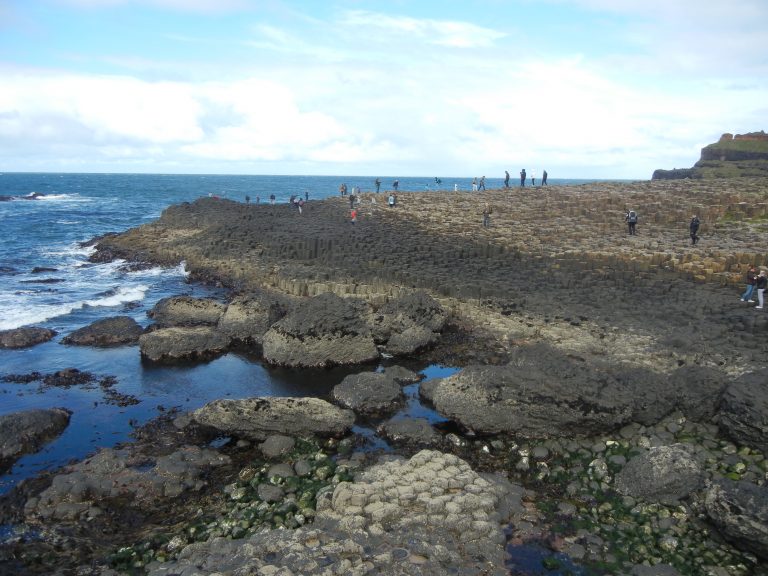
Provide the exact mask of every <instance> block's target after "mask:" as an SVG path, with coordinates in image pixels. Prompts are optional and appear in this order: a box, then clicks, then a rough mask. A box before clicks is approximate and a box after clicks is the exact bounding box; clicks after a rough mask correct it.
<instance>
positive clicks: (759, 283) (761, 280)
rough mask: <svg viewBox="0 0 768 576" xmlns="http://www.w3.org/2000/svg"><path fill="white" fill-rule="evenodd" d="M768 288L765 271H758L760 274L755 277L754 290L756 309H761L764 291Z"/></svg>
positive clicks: (767, 278)
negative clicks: (755, 289)
mask: <svg viewBox="0 0 768 576" xmlns="http://www.w3.org/2000/svg"><path fill="white" fill-rule="evenodd" d="M767 287H768V277H766V275H765V270H760V274H758V276H757V280H756V281H755V288H757V306H755V308H757V309H758V310H762V309H763V301H764V298H765V289H766V288H767Z"/></svg>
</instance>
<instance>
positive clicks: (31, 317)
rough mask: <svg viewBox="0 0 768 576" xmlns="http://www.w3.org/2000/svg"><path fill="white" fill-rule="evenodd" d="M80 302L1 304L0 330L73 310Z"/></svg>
mask: <svg viewBox="0 0 768 576" xmlns="http://www.w3.org/2000/svg"><path fill="white" fill-rule="evenodd" d="M82 306H83V305H82V303H77V304H50V305H37V306H28V305H26V303H23V304H16V305H12V306H3V308H4V310H3V317H2V318H0V330H11V329H13V328H19V327H21V326H30V325H33V324H39V323H41V322H45V321H46V320H50V319H51V318H56V317H57V316H63V315H64V314H69V313H70V312H72V311H73V310H76V309H78V308H82Z"/></svg>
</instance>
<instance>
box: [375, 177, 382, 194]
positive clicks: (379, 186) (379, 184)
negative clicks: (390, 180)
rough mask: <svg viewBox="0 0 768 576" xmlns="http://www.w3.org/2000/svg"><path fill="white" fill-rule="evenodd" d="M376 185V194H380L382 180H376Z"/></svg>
mask: <svg viewBox="0 0 768 576" xmlns="http://www.w3.org/2000/svg"><path fill="white" fill-rule="evenodd" d="M374 184H375V185H376V194H378V193H379V188H381V180H380V179H379V178H376V180H375V181H374Z"/></svg>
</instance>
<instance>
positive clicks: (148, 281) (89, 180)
mask: <svg viewBox="0 0 768 576" xmlns="http://www.w3.org/2000/svg"><path fill="white" fill-rule="evenodd" d="M374 180H375V177H348V176H339V177H334V176H224V175H146V174H42V173H41V174H38V173H34V174H28V173H4V174H0V198H2V199H6V198H9V199H7V200H3V201H0V231H2V242H0V330H7V329H12V328H18V327H21V326H32V325H34V326H42V327H46V328H52V329H54V330H56V331H57V332H58V336H57V337H56V338H54V339H53V340H52V341H50V342H47V343H45V344H41V345H38V346H35V347H32V348H28V349H24V350H0V415H3V414H8V413H11V412H16V411H19V410H25V409H29V408H38V407H40V408H48V407H57V406H60V407H65V408H68V409H70V410H72V412H73V414H72V418H71V422H70V425H69V427H68V428H67V430H66V431H65V432H64V434H62V435H61V437H59V438H58V439H57V440H54V441H52V442H51V443H49V444H48V445H47V446H46V447H45V448H44V449H43V450H41V451H40V452H38V453H37V454H34V455H28V456H25V457H23V458H22V459H20V460H19V461H18V462H17V463H16V465H15V466H14V467H13V469H12V470H11V472H10V473H8V474H6V475H4V476H0V494H2V493H4V492H6V491H7V490H9V489H10V488H11V487H12V486H14V485H15V484H16V483H17V482H19V481H20V480H21V479H23V478H26V477H29V476H31V475H33V474H36V473H37V472H39V471H41V470H46V469H52V468H56V467H58V466H61V465H62V464H64V463H66V462H67V461H69V460H70V459H73V458H83V457H85V456H86V455H87V454H89V453H91V452H93V451H94V450H95V449H97V448H99V447H103V446H112V445H114V444H116V443H118V442H121V441H125V440H127V439H129V435H130V432H131V430H133V427H134V426H137V425H140V424H143V423H145V422H146V421H147V420H149V419H151V418H153V417H155V416H157V415H158V414H160V413H162V412H163V411H166V410H168V409H171V408H178V409H181V410H190V409H194V408H197V407H199V406H201V405H203V404H205V403H206V402H208V401H210V400H213V399H215V398H221V397H230V398H242V397H248V396H269V395H275V396H277V395H279V396H319V397H327V394H328V392H329V391H330V389H331V388H332V387H333V386H334V385H335V384H337V383H338V382H340V381H341V379H342V378H343V377H344V376H345V375H346V373H348V372H345V371H343V370H329V371H323V372H322V373H312V374H310V373H308V372H306V371H291V370H284V369H274V368H269V367H265V366H263V365H262V364H261V363H260V362H259V361H258V359H254V358H248V357H245V356H242V355H238V354H234V353H231V354H227V355H225V356H223V357H220V358H218V359H216V360H214V361H212V362H208V363H203V364H194V365H184V366H174V367H161V366H154V365H147V364H145V363H142V361H141V359H140V355H139V351H138V347H137V346H123V347H118V348H110V349H96V348H87V347H74V346H65V345H62V344H61V343H60V340H61V338H62V337H63V336H65V335H67V334H69V333H71V332H73V331H74V330H76V329H78V328H81V327H83V326H86V325H88V324H90V323H91V322H94V321H95V320H98V319H101V318H106V317H110V316H116V315H128V316H131V317H133V318H134V319H135V320H136V321H137V322H139V323H140V324H141V325H143V326H146V325H148V324H149V319H148V318H147V312H148V311H149V310H151V309H152V307H153V306H154V305H155V303H156V302H157V301H158V300H160V299H161V298H164V297H167V296H174V295H179V294H187V295H191V296H195V297H207V296H209V297H217V298H225V297H226V294H225V293H224V292H223V291H217V290H213V289H211V288H207V287H204V286H199V285H195V284H192V283H189V282H188V281H187V274H186V271H185V270H184V266H183V264H182V265H179V266H177V267H175V268H170V269H164V268H159V267H158V268H152V269H149V270H141V271H135V272H127V271H125V270H124V269H123V268H122V267H121V266H120V264H121V263H120V262H113V263H108V264H93V263H90V262H89V261H88V256H89V255H90V253H91V251H92V249H91V248H84V247H82V246H81V243H83V242H86V241H88V240H90V239H92V238H94V237H96V236H99V235H102V234H105V233H108V232H121V231H124V230H127V229H129V228H132V227H135V226H138V225H141V224H143V223H145V222H148V221H151V220H153V219H156V218H158V217H159V216H160V214H161V213H162V211H163V210H164V209H165V208H166V207H168V206H170V205H173V204H178V203H181V202H189V201H194V200H195V199H197V198H199V197H202V196H209V195H216V196H220V197H224V198H229V199H232V200H236V201H242V202H244V201H245V200H246V196H249V197H250V201H251V202H256V201H257V199H259V200H260V201H261V202H266V201H268V198H269V196H270V194H274V195H275V197H276V201H277V202H287V201H288V200H289V198H290V196H292V195H300V196H305V195H307V196H308V197H309V199H310V201H311V200H316V199H322V198H325V197H327V196H330V195H335V194H338V188H339V185H340V184H341V183H342V182H343V183H346V184H347V186H348V188H349V189H350V190H351V189H352V187H353V186H359V187H360V188H361V189H362V190H363V191H371V190H373V187H374V184H373V182H374ZM381 180H382V192H383V191H385V190H389V189H391V184H392V182H393V181H394V180H395V178H392V177H381ZM471 182H472V179H471V178H443V179H442V182H441V183H440V184H438V183H436V181H435V179H434V178H432V177H424V178H399V190H400V191H423V190H450V191H453V189H454V186H456V187H457V188H458V189H459V190H461V191H469V190H470V189H471ZM581 182H587V181H584V180H581V181H579V180H553V179H551V180H550V184H551V185H557V184H577V183H581ZM516 183H517V182H516V181H515V180H514V179H512V184H516ZM502 184H503V181H502V179H501V178H496V179H493V178H489V179H486V186H487V188H489V189H491V188H498V187H501V186H502ZM32 197H35V198H34V199H30V198H32ZM65 368H77V369H78V370H81V371H87V372H90V373H92V374H93V375H94V376H95V377H96V378H97V379H101V378H104V377H107V376H110V377H114V378H115V379H116V383H115V385H114V390H115V391H117V392H119V393H120V394H126V395H131V396H133V397H135V398H137V399H138V400H139V401H140V402H139V403H138V404H135V405H131V406H118V405H116V404H115V403H114V402H111V401H110V400H109V397H108V395H107V394H106V393H105V391H104V390H103V389H101V388H100V387H99V386H90V387H88V386H79V387H72V388H68V389H62V388H50V387H44V386H42V385H41V383H40V382H39V381H36V382H30V383H27V384H20V383H15V382H10V381H7V379H6V377H7V376H9V375H19V374H29V373H31V372H35V371H36V372H40V373H42V374H50V373H53V372H55V371H57V370H62V369H65ZM420 368H421V369H422V370H423V371H424V374H425V375H426V377H427V378H432V377H442V376H445V375H447V374H449V373H451V372H452V371H453V369H452V368H450V367H438V366H423V367H420ZM410 396H411V399H409V406H408V408H407V409H406V410H407V411H408V412H409V413H414V414H418V415H419V416H425V415H426V416H428V417H430V414H429V411H428V410H426V409H424V408H422V407H419V406H418V402H417V401H416V400H415V395H414V394H411V395H410ZM431 416H434V415H431ZM360 431H361V432H362V433H363V434H364V435H365V434H368V435H369V436H371V437H372V442H378V441H377V440H376V439H375V438H373V435H372V432H370V430H367V429H365V428H364V427H363V428H361V429H360Z"/></svg>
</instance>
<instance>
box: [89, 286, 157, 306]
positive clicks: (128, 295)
mask: <svg viewBox="0 0 768 576" xmlns="http://www.w3.org/2000/svg"><path fill="white" fill-rule="evenodd" d="M147 290H149V286H147V285H145V284H140V285H139V286H121V287H119V288H118V289H117V290H116V291H115V292H114V293H112V294H109V295H107V296H104V297H102V298H97V299H95V300H86V301H85V303H84V304H85V305H87V306H120V305H121V304H125V303H127V302H139V301H141V300H143V299H144V296H145V295H146V293H147Z"/></svg>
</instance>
